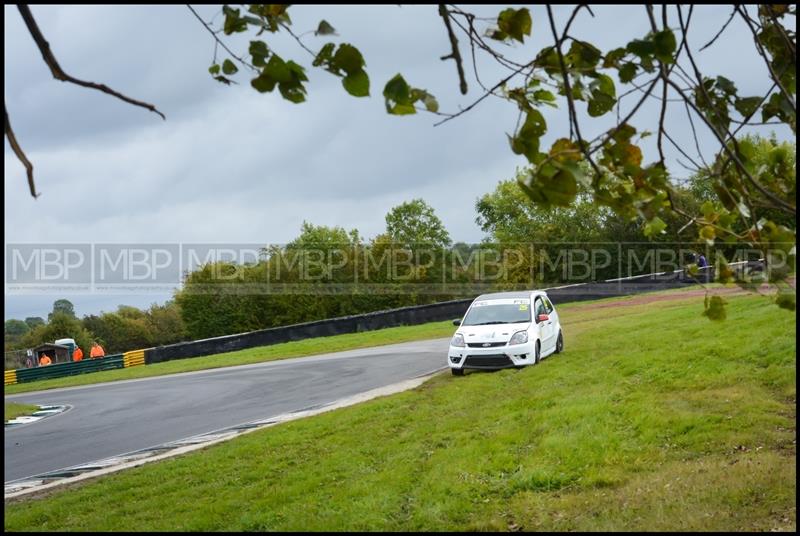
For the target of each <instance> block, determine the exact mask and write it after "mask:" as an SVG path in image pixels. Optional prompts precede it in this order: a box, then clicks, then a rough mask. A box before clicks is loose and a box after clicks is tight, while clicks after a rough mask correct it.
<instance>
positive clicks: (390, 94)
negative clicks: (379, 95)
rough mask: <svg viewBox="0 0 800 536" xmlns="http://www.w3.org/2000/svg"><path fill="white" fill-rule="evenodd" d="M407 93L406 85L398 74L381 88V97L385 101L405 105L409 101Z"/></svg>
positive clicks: (408, 90) (408, 89) (408, 91)
mask: <svg viewBox="0 0 800 536" xmlns="http://www.w3.org/2000/svg"><path fill="white" fill-rule="evenodd" d="M409 93H410V88H409V87H408V83H407V82H406V81H405V79H404V78H403V77H402V75H400V74H397V75H395V76H394V78H392V79H391V80H389V81H388V82H386V86H384V88H383V96H384V97H385V98H386V100H387V101H388V100H391V101H394V102H402V103H407V102H409V101H410V97H409Z"/></svg>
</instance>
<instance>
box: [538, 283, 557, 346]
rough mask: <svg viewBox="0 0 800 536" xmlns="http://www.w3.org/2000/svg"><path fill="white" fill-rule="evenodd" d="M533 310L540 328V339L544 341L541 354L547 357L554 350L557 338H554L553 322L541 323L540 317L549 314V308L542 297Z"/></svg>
mask: <svg viewBox="0 0 800 536" xmlns="http://www.w3.org/2000/svg"><path fill="white" fill-rule="evenodd" d="M533 310H534V311H536V317H535V318H536V323H537V325H538V326H539V337H540V338H541V340H542V348H541V353H542V355H545V354H547V353H549V352H550V350H552V347H553V345H554V344H555V337H553V322H552V320H549V319H548V320H545V321H543V322H539V315H546V314H547V307H545V305H544V300H543V299H542V298H541V297H538V298H536V304H535V305H534V309H533Z"/></svg>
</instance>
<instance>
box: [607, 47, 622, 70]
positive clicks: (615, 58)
mask: <svg viewBox="0 0 800 536" xmlns="http://www.w3.org/2000/svg"><path fill="white" fill-rule="evenodd" d="M625 54H626V52H625V49H624V48H615V49H614V50H611V51H609V52H608V53H606V56H605V58H604V59H603V68H604V69H609V68H611V67H618V66H619V60H621V59H622V58H624V57H625Z"/></svg>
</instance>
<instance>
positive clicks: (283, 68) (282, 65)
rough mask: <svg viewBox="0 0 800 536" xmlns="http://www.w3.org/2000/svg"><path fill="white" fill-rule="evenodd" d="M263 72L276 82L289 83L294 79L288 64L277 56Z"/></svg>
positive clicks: (270, 60)
mask: <svg viewBox="0 0 800 536" xmlns="http://www.w3.org/2000/svg"><path fill="white" fill-rule="evenodd" d="M263 72H264V74H266V75H267V76H269V77H270V78H271V79H273V80H275V81H276V82H289V81H290V80H291V79H292V73H291V71H290V70H289V67H287V65H286V62H285V61H283V59H282V58H281V57H279V56H277V55H275V54H273V55H272V57H271V58H270V59H269V63H267V66H266V67H264V71H263Z"/></svg>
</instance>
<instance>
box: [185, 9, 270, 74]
mask: <svg viewBox="0 0 800 536" xmlns="http://www.w3.org/2000/svg"><path fill="white" fill-rule="evenodd" d="M186 7H188V8H189V11H191V12H192V14H193V15H194V16H195V17H197V20H199V21H200V24H202V25H203V27H205V29H206V30H208V33H210V34H211V37H213V38H214V41H216V43H217V45H219V46H221V47H222V48H224V49H225V51H226V52H227V53H228V54H230V55H231V57H232V58H234V59H235V60H237V61H238V62H239V63H241V64H242V65H244V66H245V67H247V68H248V69H250V70H251V71H256V70H257V69H256V68H255V66H254V65H252V64H251V63H249V62H247V61H245V60H243V59H242V58H240V57H239V56H237V55H236V54H234V53H233V52H232V51H231V49H229V48H228V47H227V46H226V45H225V43H223V42H222V41H221V40H220V38H219V37H217V34H215V33H214V30H212V29H211V27H210V26H209V25H208V24H206V21H204V20H203V19H202V18H200V15H198V14H197V11H195V10H194V8H193V7H192V6H191V5H190V4H186ZM216 58H217V54H216V48H215V49H214V61H215V62H216Z"/></svg>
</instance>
